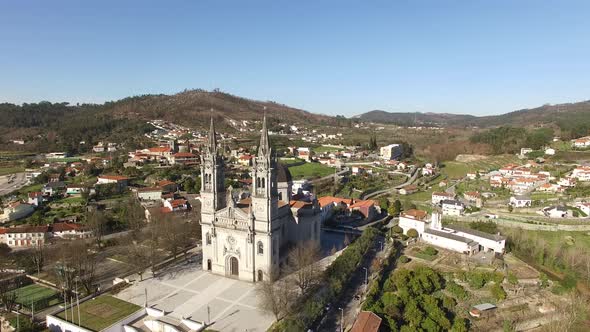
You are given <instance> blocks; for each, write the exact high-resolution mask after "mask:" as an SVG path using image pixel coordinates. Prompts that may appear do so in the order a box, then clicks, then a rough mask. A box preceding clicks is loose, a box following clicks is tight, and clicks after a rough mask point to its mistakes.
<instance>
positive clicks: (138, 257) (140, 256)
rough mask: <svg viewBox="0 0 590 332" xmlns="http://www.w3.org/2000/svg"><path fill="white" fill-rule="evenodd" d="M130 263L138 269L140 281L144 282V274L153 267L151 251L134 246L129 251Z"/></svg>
mask: <svg viewBox="0 0 590 332" xmlns="http://www.w3.org/2000/svg"><path fill="white" fill-rule="evenodd" d="M129 258H130V259H129V261H130V262H131V264H133V265H134V266H135V267H136V268H137V274H138V275H139V281H143V274H144V273H145V271H146V270H147V268H148V267H150V265H151V258H150V252H149V250H146V249H145V248H143V247H141V246H139V245H133V246H131V248H130V249H129Z"/></svg>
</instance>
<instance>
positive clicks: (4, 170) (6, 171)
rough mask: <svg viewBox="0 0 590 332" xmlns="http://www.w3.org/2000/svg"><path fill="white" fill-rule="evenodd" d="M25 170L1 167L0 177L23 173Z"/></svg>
mask: <svg viewBox="0 0 590 332" xmlns="http://www.w3.org/2000/svg"><path fill="white" fill-rule="evenodd" d="M24 171H25V169H24V168H22V167H1V168H0V176H2V175H7V174H14V173H20V172H24Z"/></svg>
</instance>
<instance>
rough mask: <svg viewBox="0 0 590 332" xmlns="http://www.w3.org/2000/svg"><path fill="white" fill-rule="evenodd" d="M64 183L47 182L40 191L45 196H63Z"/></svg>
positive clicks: (64, 190)
mask: <svg viewBox="0 0 590 332" xmlns="http://www.w3.org/2000/svg"><path fill="white" fill-rule="evenodd" d="M66 188H67V186H66V184H65V183H64V182H61V181H59V182H49V183H47V184H45V185H44V186H43V188H42V189H41V191H42V192H43V195H44V196H46V197H59V196H63V194H64V193H65V192H66Z"/></svg>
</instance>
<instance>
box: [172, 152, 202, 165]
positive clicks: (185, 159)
mask: <svg viewBox="0 0 590 332" xmlns="http://www.w3.org/2000/svg"><path fill="white" fill-rule="evenodd" d="M170 164H172V165H187V166H188V165H197V164H199V156H197V155H195V154H192V153H190V152H177V153H175V154H173V155H172V156H171V157H170Z"/></svg>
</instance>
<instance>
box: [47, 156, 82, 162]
mask: <svg viewBox="0 0 590 332" xmlns="http://www.w3.org/2000/svg"><path fill="white" fill-rule="evenodd" d="M80 160H82V159H81V158H80V157H68V158H47V161H49V162H53V163H59V162H64V163H73V162H75V161H80Z"/></svg>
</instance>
